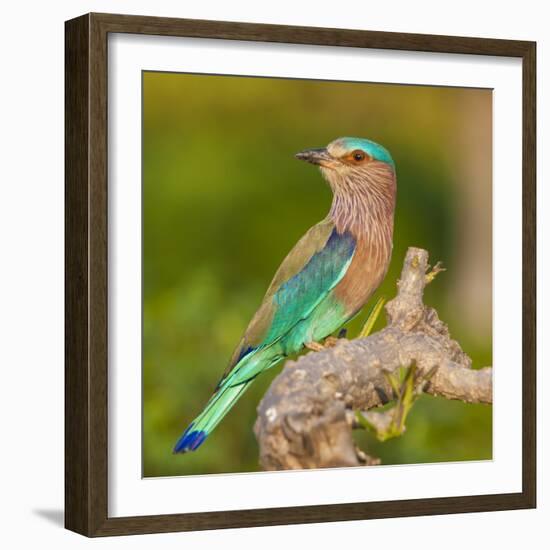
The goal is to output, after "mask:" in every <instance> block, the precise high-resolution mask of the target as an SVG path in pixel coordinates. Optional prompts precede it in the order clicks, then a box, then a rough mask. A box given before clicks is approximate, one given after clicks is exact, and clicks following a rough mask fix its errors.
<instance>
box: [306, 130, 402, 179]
mask: <svg viewBox="0 0 550 550" xmlns="http://www.w3.org/2000/svg"><path fill="white" fill-rule="evenodd" d="M296 158H298V159H300V160H305V161H306V162H310V163H311V164H316V165H318V166H319V167H320V168H321V171H322V172H323V174H324V175H325V177H326V178H327V179H328V180H329V181H331V180H333V179H335V178H338V176H353V175H354V174H357V175H365V174H368V173H369V172H372V171H373V170H376V169H378V170H380V169H381V168H387V169H389V170H391V171H392V172H395V163H394V162H393V158H392V156H391V155H390V152H389V151H388V150H387V149H386V148H385V147H383V146H382V145H379V144H378V143H375V142H374V141H371V140H370V139H365V138H357V137H341V138H338V139H335V140H334V141H332V142H330V143H329V144H328V145H327V146H326V147H322V148H319V149H306V150H305V151H301V152H300V153H297V154H296Z"/></svg>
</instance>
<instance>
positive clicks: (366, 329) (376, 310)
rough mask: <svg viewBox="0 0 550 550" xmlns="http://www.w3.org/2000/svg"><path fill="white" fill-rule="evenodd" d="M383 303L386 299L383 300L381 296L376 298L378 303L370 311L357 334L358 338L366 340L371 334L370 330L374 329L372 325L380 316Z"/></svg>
mask: <svg viewBox="0 0 550 550" xmlns="http://www.w3.org/2000/svg"><path fill="white" fill-rule="evenodd" d="M385 302H386V298H384V297H383V296H382V297H380V298H378V301H377V302H376V304H374V307H373V308H372V309H371V310H370V313H369V316H368V317H367V320H366V321H365V324H364V325H363V328H362V329H361V332H360V333H359V338H366V337H367V336H368V335H369V334H370V333H371V331H372V328H373V327H374V323H376V320H377V319H378V316H379V315H380V312H381V311H382V308H383V307H384V304H385Z"/></svg>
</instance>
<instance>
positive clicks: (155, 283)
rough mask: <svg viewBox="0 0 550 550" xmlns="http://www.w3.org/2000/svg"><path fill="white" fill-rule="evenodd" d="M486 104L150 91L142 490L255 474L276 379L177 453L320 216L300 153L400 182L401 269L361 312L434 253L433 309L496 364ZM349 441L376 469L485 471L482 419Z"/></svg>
mask: <svg viewBox="0 0 550 550" xmlns="http://www.w3.org/2000/svg"><path fill="white" fill-rule="evenodd" d="M491 104H492V94H491V91H490V90H477V89H463V88H443V87H427V86H405V85H380V84H366V83H346V82H323V81H307V80H287V79H273V78H253V77H229V76H211V75H187V74H173V73H155V72H145V73H143V222H144V224H143V228H144V230H143V247H144V248H143V277H144V280H143V474H144V476H146V477H147V476H168V475H185V474H206V473H221V472H243V471H256V470H258V469H259V468H258V448H257V444H256V440H255V437H254V434H253V430H252V428H253V425H254V421H255V418H256V406H257V405H258V403H259V401H260V399H261V397H262V396H263V394H264V393H265V391H266V389H267V387H268V386H269V384H270V382H271V381H272V379H273V378H274V377H275V376H276V375H277V374H278V373H279V372H280V370H281V368H282V365H281V366H279V367H276V368H274V369H272V371H270V372H267V373H265V374H263V375H262V376H260V377H259V378H258V379H257V381H256V382H255V383H254V384H253V385H252V386H251V389H250V390H248V392H247V393H246V394H245V396H244V397H243V398H242V399H241V400H240V401H239V402H238V403H237V405H236V406H235V407H234V408H233V410H232V411H231V412H230V413H229V415H228V416H227V417H226V419H225V420H224V421H223V423H222V424H220V426H219V427H218V428H217V429H216V431H215V432H214V433H213V434H212V435H211V436H210V437H209V439H208V441H207V442H206V443H205V444H204V446H202V447H201V449H200V451H199V452H196V453H189V454H186V455H173V454H172V452H171V451H172V447H173V445H174V443H175V442H176V440H177V439H178V437H179V436H180V434H181V432H182V431H183V430H184V429H185V428H186V426H187V425H188V423H189V422H190V421H191V420H192V419H193V418H194V416H195V415H196V414H197V413H199V412H200V410H201V408H202V407H203V405H204V404H205V402H206V401H207V399H208V398H209V396H210V394H211V392H212V390H213V388H214V386H215V384H216V382H217V380H218V378H219V376H220V375H221V373H222V371H223V370H224V368H225V366H226V363H227V361H228V359H229V356H230V355H231V353H232V351H233V348H234V346H236V344H237V342H238V341H239V339H240V337H241V334H242V332H243V331H244V329H245V328H246V325H247V323H248V321H249V320H250V318H251V317H252V315H253V313H254V312H255V310H256V308H257V307H258V305H259V303H260V301H261V298H262V296H263V293H264V292H265V290H266V288H267V286H268V284H269V282H270V281H271V278H272V276H273V274H274V273H275V270H276V269H277V267H278V266H279V264H280V262H281V261H282V259H283V258H284V257H285V255H286V254H287V252H288V251H289V250H290V249H291V247H292V246H293V245H294V244H295V242H296V241H297V240H298V239H299V238H300V237H301V236H302V234H303V233H304V232H305V231H306V230H307V229H308V228H309V227H310V226H311V225H313V224H315V223H316V222H318V221H319V220H321V219H322V218H323V217H324V216H325V215H326V213H327V211H328V208H329V206H330V201H331V193H330V190H329V188H328V186H327V185H326V184H325V182H324V180H323V179H322V178H321V175H320V174H319V171H318V170H317V169H315V168H314V167H312V166H310V165H307V164H306V163H303V162H299V161H297V160H295V159H294V158H293V155H294V153H296V152H297V151H299V150H301V149H304V148H308V147H317V146H323V145H326V144H327V143H328V142H330V141H331V140H333V139H335V138H336V137H340V136H359V137H366V138H369V139H372V140H374V141H377V142H379V143H381V144H383V145H385V146H386V147H387V148H388V149H389V150H390V151H391V153H392V155H393V158H394V160H395V162H396V166H397V177H398V199H397V211H396V222H395V237H394V253H393V258H392V263H391V267H390V270H389V273H388V275H387V277H386V280H385V282H384V284H383V285H382V287H381V288H380V289H379V291H378V292H377V294H376V295H375V296H374V297H373V299H372V302H371V304H372V303H373V302H374V300H375V299H376V297H377V296H379V295H384V296H386V297H388V298H390V297H392V296H393V295H394V293H395V283H396V280H397V278H398V275H399V272H400V269H401V265H402V261H403V257H404V253H405V251H406V249H407V247H409V246H419V247H422V248H426V249H427V250H428V251H429V252H430V256H431V259H432V263H435V261H437V260H441V261H443V262H444V264H445V266H446V267H447V269H448V271H447V272H445V273H444V274H442V275H440V276H439V277H438V278H437V279H436V281H435V282H434V283H433V284H432V285H430V287H428V289H427V292H426V297H425V300H426V302H427V303H428V304H430V305H432V306H435V307H436V308H437V310H438V311H439V314H440V317H441V318H442V319H443V320H444V321H446V322H447V323H448V324H449V327H450V330H451V334H452V336H453V337H454V338H455V339H457V340H458V341H459V342H460V343H461V345H462V346H463V349H464V350H465V351H466V352H467V353H468V354H469V355H470V356H471V357H472V359H473V362H474V366H475V367H476V368H478V367H481V366H485V365H490V364H492V357H491V352H492V339H491V309H492V304H491V293H492V286H491V277H492V275H491V255H492V250H491V156H492V152H491V124H492V119H491V118H492V113H491ZM367 310H368V307H367V308H366V310H365V311H364V312H363V314H361V315H359V316H358V318H356V319H355V320H354V321H353V322H351V323H349V325H348V335H349V336H350V337H353V336H355V335H356V334H357V333H358V331H359V329H360V326H361V324H362V322H364V320H365V316H366V314H367ZM383 323H384V316H383V315H382V316H381V318H380V319H379V321H378V323H377V328H379V327H381V326H383ZM357 439H358V442H359V443H360V445H361V446H362V447H363V448H364V449H365V450H367V451H368V452H369V454H371V455H374V456H378V457H380V458H381V459H382V462H383V463H384V464H399V463H417V462H435V461H455V460H479V459H489V458H491V454H492V411H491V407H488V406H483V405H465V404H463V403H460V402H452V401H447V400H445V399H442V398H432V397H428V396H423V397H421V399H420V400H419V402H418V403H417V404H416V405H415V407H414V408H413V410H412V413H411V415H410V417H409V420H408V427H407V432H406V434H405V435H404V436H403V437H401V438H398V439H395V440H392V441H389V442H386V443H378V442H377V441H375V440H374V439H373V438H371V437H370V436H368V435H366V434H364V433H359V434H357Z"/></svg>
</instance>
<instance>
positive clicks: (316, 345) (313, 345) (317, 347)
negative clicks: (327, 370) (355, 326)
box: [304, 336, 341, 351]
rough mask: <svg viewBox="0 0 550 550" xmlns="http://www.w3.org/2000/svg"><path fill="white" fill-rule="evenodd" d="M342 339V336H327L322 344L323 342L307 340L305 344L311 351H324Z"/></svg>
mask: <svg viewBox="0 0 550 550" xmlns="http://www.w3.org/2000/svg"><path fill="white" fill-rule="evenodd" d="M340 340H341V338H335V337H334V336H327V337H326V338H325V339H324V340H323V343H322V344H321V342H306V343H305V344H304V346H305V347H306V348H307V349H309V350H311V351H323V350H324V349H328V348H333V347H334V346H335V345H336V344H338V342H339V341H340Z"/></svg>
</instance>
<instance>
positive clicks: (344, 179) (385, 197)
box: [174, 137, 396, 453]
mask: <svg viewBox="0 0 550 550" xmlns="http://www.w3.org/2000/svg"><path fill="white" fill-rule="evenodd" d="M296 157H297V158H298V159H300V160H304V161H306V162H309V163H311V164H314V165H317V166H318V167H319V168H320V170H321V173H322V175H323V176H324V178H325V179H326V180H327V182H328V184H329V185H330V188H331V190H332V193H333V200H332V205H331V207H330V211H329V213H328V215H327V216H326V218H325V219H324V220H322V221H321V222H319V223H318V224H317V225H314V226H313V227H312V228H310V229H309V230H308V231H307V232H306V233H305V235H304V236H303V237H302V238H301V239H300V240H299V241H298V242H297V243H296V245H295V246H294V248H293V249H292V250H291V251H290V252H289V254H288V255H287V256H286V258H285V259H284V260H283V263H282V264H281V266H280V267H279V269H278V270H277V272H276V273H275V276H274V278H273V280H272V282H271V284H270V286H269V288H268V289H267V292H266V294H265V296H264V298H263V301H262V303H261V305H260V307H259V309H258V310H257V312H256V314H255V315H254V317H253V318H252V320H251V321H250V324H249V325H248V328H247V329H246V331H245V332H244V335H243V337H242V339H241V341H240V342H239V344H238V346H237V348H236V349H235V352H234V353H233V356H232V357H231V359H230V361H229V365H228V366H227V368H226V370H225V372H224V373H223V375H222V377H221V379H220V381H219V382H218V385H217V386H216V389H215V391H214V393H213V395H212V397H211V398H210V400H209V401H208V402H207V404H206V406H205V408H204V410H203V411H202V412H201V413H200V414H199V416H197V418H195V420H193V422H192V423H191V424H190V425H189V427H188V428H187V429H186V430H185V432H184V433H183V435H182V436H181V437H180V439H179V441H178V442H177V443H176V445H175V447H174V452H175V453H184V452H186V451H195V450H196V449H198V448H199V446H200V445H201V444H202V443H203V442H204V440H205V439H206V438H207V437H208V436H209V435H210V434H211V433H212V430H214V428H215V427H216V426H217V425H218V424H219V423H220V421H221V420H222V418H223V417H224V416H225V415H226V414H227V413H228V412H229V410H230V409H231V407H232V406H233V405H234V404H235V403H236V401H237V399H239V398H240V397H241V396H242V394H243V393H244V392H245V390H246V389H247V388H248V387H249V386H250V384H251V383H252V382H253V381H254V379H255V378H256V376H258V375H259V374H260V373H262V372H263V371H265V370H267V369H269V368H271V367H273V366H274V365H276V364H277V363H279V362H280V361H281V360H282V359H284V358H285V357H287V356H288V355H290V354H292V353H296V352H299V351H300V350H302V349H303V348H304V347H307V348H310V349H320V348H322V346H323V344H321V342H323V341H324V340H325V339H326V338H328V337H330V335H331V334H332V333H334V332H335V331H337V330H339V329H340V328H341V327H342V325H343V324H344V323H346V322H347V321H349V320H350V319H351V318H353V317H354V316H355V315H356V314H357V313H358V312H359V311H360V310H361V308H362V307H363V306H364V305H365V304H366V302H367V300H368V299H369V298H370V297H371V296H372V294H373V293H374V292H375V290H376V289H377V288H378V286H379V285H380V283H381V282H382V280H383V279H384V277H385V275H386V272H387V270H388V266H389V263H390V258H391V252H392V247H393V242H392V241H393V218H394V210H395V200H396V174H395V164H394V162H393V159H392V157H391V155H390V153H389V152H388V151H387V150H386V149H385V148H384V147H382V146H381V145H378V144H377V143H374V142H373V141H370V140H368V139H361V138H353V137H343V138H339V139H336V140H334V141H332V142H331V143H329V145H328V146H327V147H323V148H320V149H306V150H305V151H302V152H300V153H298V154H296Z"/></svg>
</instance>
